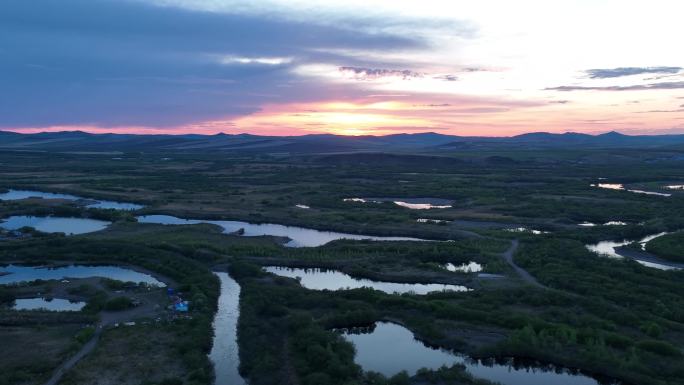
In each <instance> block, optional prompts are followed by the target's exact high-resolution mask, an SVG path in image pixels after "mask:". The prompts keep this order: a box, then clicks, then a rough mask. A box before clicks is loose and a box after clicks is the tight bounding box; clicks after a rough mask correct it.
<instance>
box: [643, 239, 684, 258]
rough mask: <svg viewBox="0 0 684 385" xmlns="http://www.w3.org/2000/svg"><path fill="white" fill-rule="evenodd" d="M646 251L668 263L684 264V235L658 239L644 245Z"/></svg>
mask: <svg viewBox="0 0 684 385" xmlns="http://www.w3.org/2000/svg"><path fill="white" fill-rule="evenodd" d="M646 251H648V252H650V253H653V254H655V255H657V256H659V257H661V258H664V259H667V260H670V261H674V262H684V233H682V232H680V233H673V234H667V235H663V236H662V237H658V238H656V239H654V240H652V241H651V242H649V243H648V244H647V245H646Z"/></svg>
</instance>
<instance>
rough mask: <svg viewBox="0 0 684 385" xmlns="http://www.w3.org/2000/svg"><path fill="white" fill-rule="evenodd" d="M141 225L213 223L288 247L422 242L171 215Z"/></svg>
mask: <svg viewBox="0 0 684 385" xmlns="http://www.w3.org/2000/svg"><path fill="white" fill-rule="evenodd" d="M138 222H140V223H156V224H162V225H194V224H198V223H211V224H214V225H218V226H221V227H222V228H223V232H224V233H234V232H236V231H238V230H240V229H243V230H244V234H243V235H244V236H247V237H250V236H260V235H271V236H277V237H287V238H290V241H289V242H287V243H286V244H285V246H288V247H316V246H321V245H325V244H326V243H328V242H331V241H334V240H337V239H356V240H364V239H367V240H373V241H421V239H417V238H409V237H376V236H371V235H359V234H345V233H337V232H333V231H319V230H313V229H306V228H303V227H296V226H283V225H277V224H273V223H262V224H255V223H249V222H241V221H211V220H202V219H182V218H177V217H173V216H170V215H143V216H139V217H138Z"/></svg>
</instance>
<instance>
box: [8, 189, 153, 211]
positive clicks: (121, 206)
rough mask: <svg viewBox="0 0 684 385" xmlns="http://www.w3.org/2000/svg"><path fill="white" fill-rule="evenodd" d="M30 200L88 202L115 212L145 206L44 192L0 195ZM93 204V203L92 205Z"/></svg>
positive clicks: (16, 192) (89, 206) (91, 206)
mask: <svg viewBox="0 0 684 385" xmlns="http://www.w3.org/2000/svg"><path fill="white" fill-rule="evenodd" d="M28 198H42V199H63V200H69V201H83V202H86V205H85V207H88V208H94V209H114V210H125V211H133V210H140V209H141V208H143V207H144V206H142V205H139V204H135V203H125V202H114V201H106V200H96V199H89V198H83V197H79V196H76V195H71V194H60V193H51V192H43V191H32V190H9V191H8V192H6V193H3V194H0V200H2V201H12V200H21V199H28ZM91 202H92V203H91Z"/></svg>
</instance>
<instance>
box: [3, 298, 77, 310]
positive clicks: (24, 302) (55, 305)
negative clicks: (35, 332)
mask: <svg viewBox="0 0 684 385" xmlns="http://www.w3.org/2000/svg"><path fill="white" fill-rule="evenodd" d="M85 305H86V303H85V302H78V301H69V300H68V299H62V298H49V299H48V298H21V299H16V300H14V306H12V309H13V310H49V311H80V310H81V309H83V307H84V306H85Z"/></svg>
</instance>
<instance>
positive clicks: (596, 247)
mask: <svg viewBox="0 0 684 385" xmlns="http://www.w3.org/2000/svg"><path fill="white" fill-rule="evenodd" d="M666 234H668V233H667V232H663V233H658V234H652V235H648V236H646V237H644V238H642V239H640V240H639V241H638V242H639V244H640V245H641V250H644V251H645V250H646V244H647V243H648V242H650V241H652V240H654V239H656V238H658V237H662V236H663V235H666ZM632 242H634V241H631V240H626V239H625V240H624V241H601V242H599V243H597V244H593V245H586V247H587V249H589V250H591V251H593V252H595V253H597V254H599V255H603V256H606V257H611V258H618V259H622V258H624V257H623V256H622V255H620V254H618V252H617V250H616V249H617V248H619V247H622V246H627V245H629V244H630V243H632ZM635 261H637V262H639V263H640V264H642V265H644V266H648V267H652V268H656V269H660V270H675V269H677V267H674V266H668V265H664V264H660V263H656V262H650V261H642V260H639V259H635Z"/></svg>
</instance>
